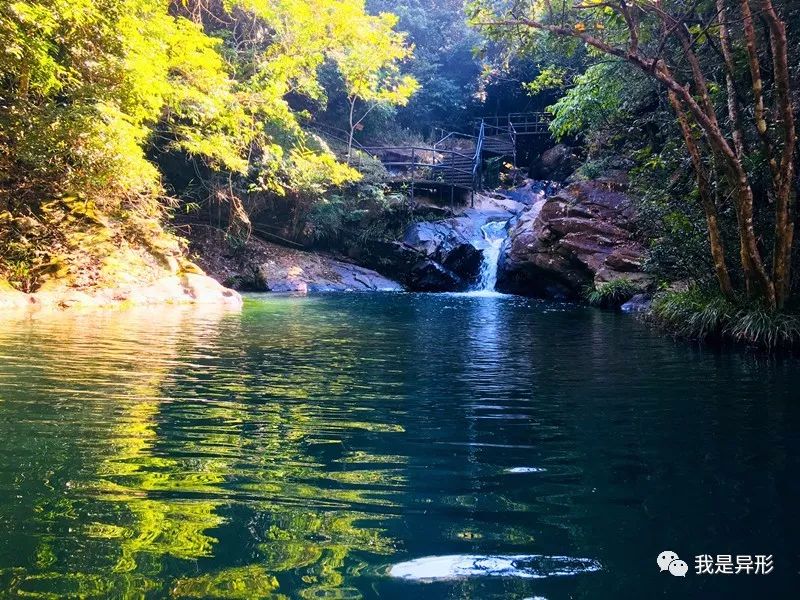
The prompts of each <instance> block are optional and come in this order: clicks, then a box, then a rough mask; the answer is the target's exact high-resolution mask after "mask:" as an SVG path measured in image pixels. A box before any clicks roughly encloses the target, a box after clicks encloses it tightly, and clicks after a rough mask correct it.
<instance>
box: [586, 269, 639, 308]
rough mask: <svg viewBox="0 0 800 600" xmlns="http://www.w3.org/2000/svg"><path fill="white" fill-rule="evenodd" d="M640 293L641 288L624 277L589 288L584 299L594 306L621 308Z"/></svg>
mask: <svg viewBox="0 0 800 600" xmlns="http://www.w3.org/2000/svg"><path fill="white" fill-rule="evenodd" d="M639 291H641V290H640V289H639V286H637V285H636V284H635V283H634V282H632V281H631V280H630V279H625V278H624V277H623V278H620V279H614V280H613V281H608V282H606V283H601V284H599V285H590V286H588V287H587V288H586V290H585V291H584V298H585V299H586V301H587V302H588V303H589V304H591V305H592V306H599V307H602V308H619V307H620V306H622V305H623V304H625V302H627V301H628V300H630V299H631V298H632V297H633V296H634V295H635V294H637V293H638V292H639Z"/></svg>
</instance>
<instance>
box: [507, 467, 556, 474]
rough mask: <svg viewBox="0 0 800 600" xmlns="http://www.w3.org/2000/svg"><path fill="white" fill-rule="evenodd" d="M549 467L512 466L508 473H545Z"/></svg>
mask: <svg viewBox="0 0 800 600" xmlns="http://www.w3.org/2000/svg"><path fill="white" fill-rule="evenodd" d="M545 471H547V469H544V468H542V467H512V468H510V469H506V473H544V472H545Z"/></svg>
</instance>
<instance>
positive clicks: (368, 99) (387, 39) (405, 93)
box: [332, 4, 419, 163]
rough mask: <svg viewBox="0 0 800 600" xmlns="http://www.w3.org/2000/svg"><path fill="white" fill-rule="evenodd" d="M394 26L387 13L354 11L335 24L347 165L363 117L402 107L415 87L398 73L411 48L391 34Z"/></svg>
mask: <svg viewBox="0 0 800 600" xmlns="http://www.w3.org/2000/svg"><path fill="white" fill-rule="evenodd" d="M355 8H356V7H353V9H355ZM360 10H363V4H362V6H361V7H360ZM396 24H397V17H396V16H395V15H393V14H391V13H381V14H379V15H377V16H371V15H363V14H359V13H358V12H357V11H356V10H353V11H352V12H350V14H345V15H343V18H342V19H341V20H340V21H338V22H337V23H336V27H337V28H338V29H337V30H335V31H336V34H337V36H338V37H340V38H341V39H343V40H345V43H344V44H343V45H342V46H341V47H340V48H337V49H335V50H334V51H333V52H332V56H333V60H334V61H335V63H336V66H337V68H338V69H339V73H340V74H341V76H342V79H343V81H344V85H345V90H346V93H347V101H348V104H349V112H348V126H349V135H348V139H347V160H348V163H349V161H350V157H351V154H352V150H353V139H354V135H355V131H356V129H357V128H358V127H359V125H361V122H362V121H363V120H364V119H365V118H366V116H367V115H368V114H369V113H370V112H372V110H373V109H375V107H377V106H379V105H381V104H389V105H401V106H402V105H405V104H406V103H407V102H408V99H409V98H410V97H411V95H412V94H414V92H416V91H417V88H418V87H419V85H418V83H417V80H416V79H414V78H413V77H412V76H410V75H404V74H402V73H401V72H400V63H401V62H402V61H403V60H405V59H407V58H409V57H410V56H411V54H412V52H413V48H412V47H411V46H408V45H406V44H405V35H404V34H402V33H397V32H395V31H394V30H393V27H394V26H395V25H396ZM359 103H366V105H367V106H366V108H365V109H364V110H363V111H361V113H360V114H359V113H357V111H356V107H357V106H358V104H359Z"/></svg>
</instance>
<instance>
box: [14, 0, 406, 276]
mask: <svg viewBox="0 0 800 600" xmlns="http://www.w3.org/2000/svg"><path fill="white" fill-rule="evenodd" d="M395 22H396V18H395V17H394V16H392V15H389V14H382V15H377V16H373V15H369V14H367V13H366V12H365V8H364V2H363V0H344V1H341V0H312V1H301V0H211V1H206V0H202V1H201V0H97V1H90V0H15V1H12V2H7V3H3V5H2V6H0V44H2V47H3V48H4V51H3V52H2V53H0V84H2V85H0V212H3V213H4V214H5V213H7V214H8V215H9V219H8V223H6V224H5V225H4V226H3V228H2V229H1V230H0V250H2V256H0V274H6V275H9V274H10V275H11V279H12V280H13V281H14V282H15V284H16V285H18V286H19V287H22V288H26V289H28V288H30V289H33V288H35V287H36V286H37V285H38V283H39V279H40V278H39V277H38V276H37V275H36V273H37V272H38V271H39V269H40V268H44V266H45V265H49V264H51V263H53V262H54V261H56V262H58V260H60V259H61V258H66V259H67V262H69V261H73V260H79V259H80V255H81V254H82V253H83V254H90V255H92V257H91V261H93V262H94V263H95V267H96V266H97V264H99V263H100V262H102V260H103V256H104V255H105V253H106V250H105V249H100V246H101V245H102V244H101V241H102V240H103V239H107V240H108V239H112V238H115V239H116V241H115V242H114V244H116V245H117V246H119V242H120V239H123V240H127V239H134V240H135V241H136V243H139V244H141V245H142V246H143V247H144V248H145V249H147V250H148V251H154V252H155V253H156V255H158V256H160V255H161V254H162V251H163V248H164V247H166V246H172V247H173V248H172V250H174V249H175V248H174V246H176V245H177V242H176V241H175V240H174V239H173V238H172V237H171V236H170V235H169V234H168V233H166V232H165V231H164V230H163V229H162V228H161V227H160V226H159V221H160V220H161V221H163V219H164V217H165V215H166V212H167V209H169V208H170V207H171V205H172V202H171V201H170V200H169V199H168V198H166V197H165V194H164V189H163V187H162V175H163V172H160V170H159V165H157V163H155V162H154V161H153V160H152V159H153V158H154V157H156V158H158V157H160V156H163V155H166V154H169V155H170V156H177V157H183V158H182V160H183V163H182V165H179V166H178V167H177V168H178V170H184V171H192V172H194V173H197V174H198V175H199V176H200V178H201V179H202V180H203V183H202V185H201V186H200V187H199V188H195V189H201V190H208V192H207V193H208V196H209V197H210V196H214V199H215V201H219V200H220V199H222V200H228V201H229V203H230V206H231V215H230V221H231V223H232V224H233V223H238V225H237V226H236V227H235V228H234V229H235V230H236V231H240V230H242V229H243V228H244V229H246V228H247V227H248V225H249V224H248V217H247V214H246V213H245V212H244V210H243V206H244V205H243V203H242V201H241V198H242V197H243V196H246V195H247V194H249V193H265V194H274V195H287V196H292V197H298V198H304V199H306V201H308V199H318V198H320V197H322V196H323V195H324V194H325V193H327V192H328V191H329V190H330V189H332V188H336V187H338V186H342V185H345V184H348V183H350V182H354V181H357V180H358V179H359V178H360V175H359V173H357V172H356V171H355V170H353V169H351V168H349V167H347V166H346V165H344V164H342V163H341V162H339V161H338V160H337V159H336V157H335V156H334V154H333V153H332V152H331V151H330V150H329V148H328V147H327V146H326V145H325V144H324V142H322V141H321V140H319V139H318V138H316V137H314V136H311V135H309V134H307V133H306V132H305V131H304V130H303V128H302V126H301V122H302V121H304V120H305V119H306V118H307V116H308V112H307V110H298V109H296V108H294V107H293V105H292V104H291V103H290V97H291V98H294V99H297V98H304V100H305V101H306V102H307V103H309V105H310V106H314V105H315V104H316V105H320V104H322V103H324V101H325V97H326V91H325V89H324V87H323V86H322V84H321V82H320V79H319V70H320V68H321V67H322V66H323V65H325V64H326V63H330V64H333V65H335V67H336V68H337V69H338V71H339V72H340V73H341V75H342V77H344V79H345V81H347V83H348V86H349V88H350V89H351V91H352V92H353V93H354V94H356V95H358V96H359V97H360V98H364V99H368V100H370V101H379V102H387V103H402V102H405V101H406V99H407V97H408V95H409V94H410V93H411V92H412V91H413V89H414V88H415V86H416V83H415V82H414V81H413V80H412V79H410V78H409V77H407V76H405V75H403V74H402V73H401V72H400V71H399V64H400V62H401V61H402V60H404V59H405V58H407V57H409V56H410V51H411V49H410V47H408V46H407V45H405V44H404V42H403V36H402V35H401V34H399V33H397V32H395V31H393V29H392V27H393V25H394V24H395ZM245 24H246V26H244V25H245ZM170 174H172V173H170ZM173 187H175V189H176V191H178V192H179V193H180V192H181V191H182V188H180V187H176V186H173ZM71 197H79V198H81V199H82V200H81V201H82V203H83V204H85V206H92V207H93V209H92V210H93V214H94V216H93V217H92V218H89V216H88V215H87V214H80V213H79V210H78V209H79V206H78V204H75V203H73V204H72V205H70V206H66V205H65V203H66V199H67V198H71ZM54 199H56V200H58V202H57V203H56V204H58V206H59V208H58V209H57V210H48V208H47V207H48V206H51V207H53V206H55V205H54V204H52V203H53V201H54ZM206 199H207V198H201V197H191V198H190V201H192V202H197V201H203V200H206ZM131 236H133V237H131ZM172 250H170V252H172ZM59 257H60V258H59ZM91 261H90V262H91ZM84 266H85V265H84ZM80 269H83V267H80ZM80 269H79V270H80Z"/></svg>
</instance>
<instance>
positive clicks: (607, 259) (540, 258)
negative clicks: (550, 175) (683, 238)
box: [497, 180, 649, 298]
mask: <svg viewBox="0 0 800 600" xmlns="http://www.w3.org/2000/svg"><path fill="white" fill-rule="evenodd" d="M634 218H635V213H634V210H633V206H632V203H631V198H630V197H629V196H628V195H627V194H626V193H625V191H624V186H622V185H620V184H619V183H617V182H614V181H606V180H594V181H583V182H578V183H574V184H572V185H570V186H569V187H567V188H565V189H564V190H561V191H560V192H558V193H557V194H556V195H555V196H552V197H550V198H548V199H547V200H544V201H540V202H537V203H535V204H534V205H532V206H531V207H530V208H529V209H528V210H527V211H525V212H524V213H522V214H521V215H520V216H519V218H518V219H517V220H516V222H515V223H512V227H511V230H510V233H509V239H508V240H507V242H506V245H505V247H504V249H503V252H502V253H501V258H500V263H499V272H498V281H497V289H498V290H500V291H505V292H512V293H519V294H525V295H531V296H537V297H544V298H579V297H581V296H582V294H583V290H584V289H585V288H586V287H587V286H589V285H597V284H601V283H605V282H608V281H613V280H615V279H620V278H625V279H628V280H631V281H633V282H635V283H638V284H639V285H640V286H641V288H642V289H645V288H646V287H647V286H648V284H649V278H648V276H647V275H645V274H644V273H642V263H643V260H644V256H645V249H644V247H643V246H642V244H641V243H640V242H639V241H638V239H637V237H636V234H635V223H634Z"/></svg>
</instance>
